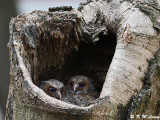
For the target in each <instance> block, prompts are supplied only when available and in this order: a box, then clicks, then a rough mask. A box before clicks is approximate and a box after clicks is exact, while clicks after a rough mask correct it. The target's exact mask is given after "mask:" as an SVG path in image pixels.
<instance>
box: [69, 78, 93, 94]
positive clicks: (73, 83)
mask: <svg viewBox="0 0 160 120" xmlns="http://www.w3.org/2000/svg"><path fill="white" fill-rule="evenodd" d="M92 88H93V85H92V84H91V79H89V78H88V77H87V76H82V75H77V76H73V77H71V78H70V79H69V81H68V83H67V90H70V92H72V94H83V93H88V91H89V90H91V89H92Z"/></svg>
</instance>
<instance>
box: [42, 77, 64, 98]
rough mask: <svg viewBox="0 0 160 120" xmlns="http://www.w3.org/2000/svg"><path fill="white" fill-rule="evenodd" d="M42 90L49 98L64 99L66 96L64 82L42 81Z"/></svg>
mask: <svg viewBox="0 0 160 120" xmlns="http://www.w3.org/2000/svg"><path fill="white" fill-rule="evenodd" d="M40 88H41V89H42V90H43V91H44V92H45V93H46V94H47V95H49V96H51V97H54V98H56V99H59V100H61V99H63V98H64V97H65V96H66V91H65V86H64V84H63V83H62V82H60V81H58V80H55V79H49V80H47V81H42V82H41V85H40Z"/></svg>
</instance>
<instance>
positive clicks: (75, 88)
mask: <svg viewBox="0 0 160 120" xmlns="http://www.w3.org/2000/svg"><path fill="white" fill-rule="evenodd" d="M77 87H78V85H76V84H75V85H74V88H73V90H74V93H76V92H77Z"/></svg>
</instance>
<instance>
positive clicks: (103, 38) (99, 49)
mask: <svg viewBox="0 0 160 120" xmlns="http://www.w3.org/2000/svg"><path fill="white" fill-rule="evenodd" d="M116 41H117V40H116V35H115V34H113V33H112V32H109V34H108V35H104V34H103V33H100V34H99V41H97V42H94V43H86V42H82V43H81V44H80V46H79V49H78V51H75V52H74V53H73V54H72V55H71V56H70V57H68V59H67V60H66V61H65V64H64V66H63V67H62V70H61V72H60V78H59V79H60V80H61V81H62V82H63V83H64V84H66V83H67V81H68V80H69V78H70V77H72V76H74V75H86V76H88V77H90V78H91V79H92V80H93V84H94V86H95V89H96V90H97V91H98V92H99V93H100V92H101V89H102V87H103V83H104V81H105V77H106V74H107V72H108V69H109V66H110V63H111V61H112V58H113V55H114V52H115V47H116Z"/></svg>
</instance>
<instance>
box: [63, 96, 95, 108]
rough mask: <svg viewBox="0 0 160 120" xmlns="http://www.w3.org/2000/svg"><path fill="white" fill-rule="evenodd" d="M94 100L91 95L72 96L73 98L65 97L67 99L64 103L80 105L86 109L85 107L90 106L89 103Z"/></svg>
mask: <svg viewBox="0 0 160 120" xmlns="http://www.w3.org/2000/svg"><path fill="white" fill-rule="evenodd" d="M92 100H95V98H93V97H91V96H89V95H71V96H67V97H65V99H63V101H64V102H67V103H70V104H74V105H78V106H81V107H85V106H87V105H89V104H88V103H89V102H91V101H92Z"/></svg>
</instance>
